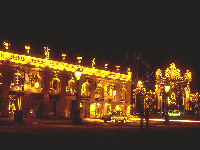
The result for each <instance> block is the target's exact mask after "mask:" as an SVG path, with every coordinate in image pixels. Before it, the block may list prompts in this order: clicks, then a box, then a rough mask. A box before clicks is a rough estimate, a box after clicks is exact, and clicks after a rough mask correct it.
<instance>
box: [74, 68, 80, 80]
mask: <svg viewBox="0 0 200 150" xmlns="http://www.w3.org/2000/svg"><path fill="white" fill-rule="evenodd" d="M75 76H76V79H77V80H80V78H81V71H80V68H79V69H78V70H77V71H76V73H75Z"/></svg>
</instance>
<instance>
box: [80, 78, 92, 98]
mask: <svg viewBox="0 0 200 150" xmlns="http://www.w3.org/2000/svg"><path fill="white" fill-rule="evenodd" d="M89 86H90V84H89V83H88V82H85V83H83V85H82V88H81V95H82V96H83V97H88V96H89V95H90V91H89Z"/></svg>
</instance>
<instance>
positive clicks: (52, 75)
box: [0, 44, 131, 118]
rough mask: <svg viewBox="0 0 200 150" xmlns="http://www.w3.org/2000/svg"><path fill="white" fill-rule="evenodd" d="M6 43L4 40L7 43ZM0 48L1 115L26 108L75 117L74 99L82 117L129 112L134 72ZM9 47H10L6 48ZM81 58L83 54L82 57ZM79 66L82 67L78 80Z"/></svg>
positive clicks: (26, 113) (28, 112) (43, 114)
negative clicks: (111, 70)
mask: <svg viewBox="0 0 200 150" xmlns="http://www.w3.org/2000/svg"><path fill="white" fill-rule="evenodd" d="M4 45H5V44H4ZM25 48H26V49H27V54H26V55H19V54H13V53H10V52H7V51H6V50H5V51H0V73H1V74H0V116H1V117H9V116H10V115H11V114H13V112H14V111H15V110H23V114H24V116H25V117H29V116H32V115H33V114H34V115H36V116H37V117H50V116H54V117H73V111H74V108H75V106H74V105H75V100H76V99H78V108H79V110H81V114H82V117H90V118H98V117H102V115H103V114H106V113H107V112H108V111H111V112H113V111H116V110H123V111H126V113H127V114H130V101H131V72H130V71H129V70H128V71H127V74H120V73H116V72H110V71H106V70H99V69H95V65H94V60H93V65H92V67H91V68H88V67H84V66H81V65H74V64H68V63H67V62H65V59H64V58H65V55H63V60H62V61H53V60H49V52H48V47H45V55H46V58H44V59H42V58H36V57H31V56H30V55H29V49H30V47H25ZM7 50H8V49H7ZM79 61H80V58H79ZM77 70H81V74H80V75H81V76H79V77H80V79H79V80H78V78H79V77H78V76H77V75H76V73H77Z"/></svg>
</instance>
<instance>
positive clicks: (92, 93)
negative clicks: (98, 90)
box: [88, 76, 95, 118]
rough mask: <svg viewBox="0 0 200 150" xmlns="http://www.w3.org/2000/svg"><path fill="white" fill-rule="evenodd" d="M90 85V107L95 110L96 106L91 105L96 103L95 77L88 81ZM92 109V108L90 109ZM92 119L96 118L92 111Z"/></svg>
mask: <svg viewBox="0 0 200 150" xmlns="http://www.w3.org/2000/svg"><path fill="white" fill-rule="evenodd" d="M88 82H89V84H90V88H89V90H90V107H92V110H94V107H95V106H94V105H91V104H92V103H94V101H95V77H94V76H93V77H90V78H89V80H88ZM90 109H91V108H90ZM90 118H95V112H94V111H93V112H91V111H90Z"/></svg>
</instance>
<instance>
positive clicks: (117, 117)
mask: <svg viewBox="0 0 200 150" xmlns="http://www.w3.org/2000/svg"><path fill="white" fill-rule="evenodd" d="M126 120H127V115H126V113H125V112H123V111H116V112H114V113H113V114H112V116H111V121H112V122H114V123H115V122H118V121H121V122H123V123H125V122H126Z"/></svg>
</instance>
